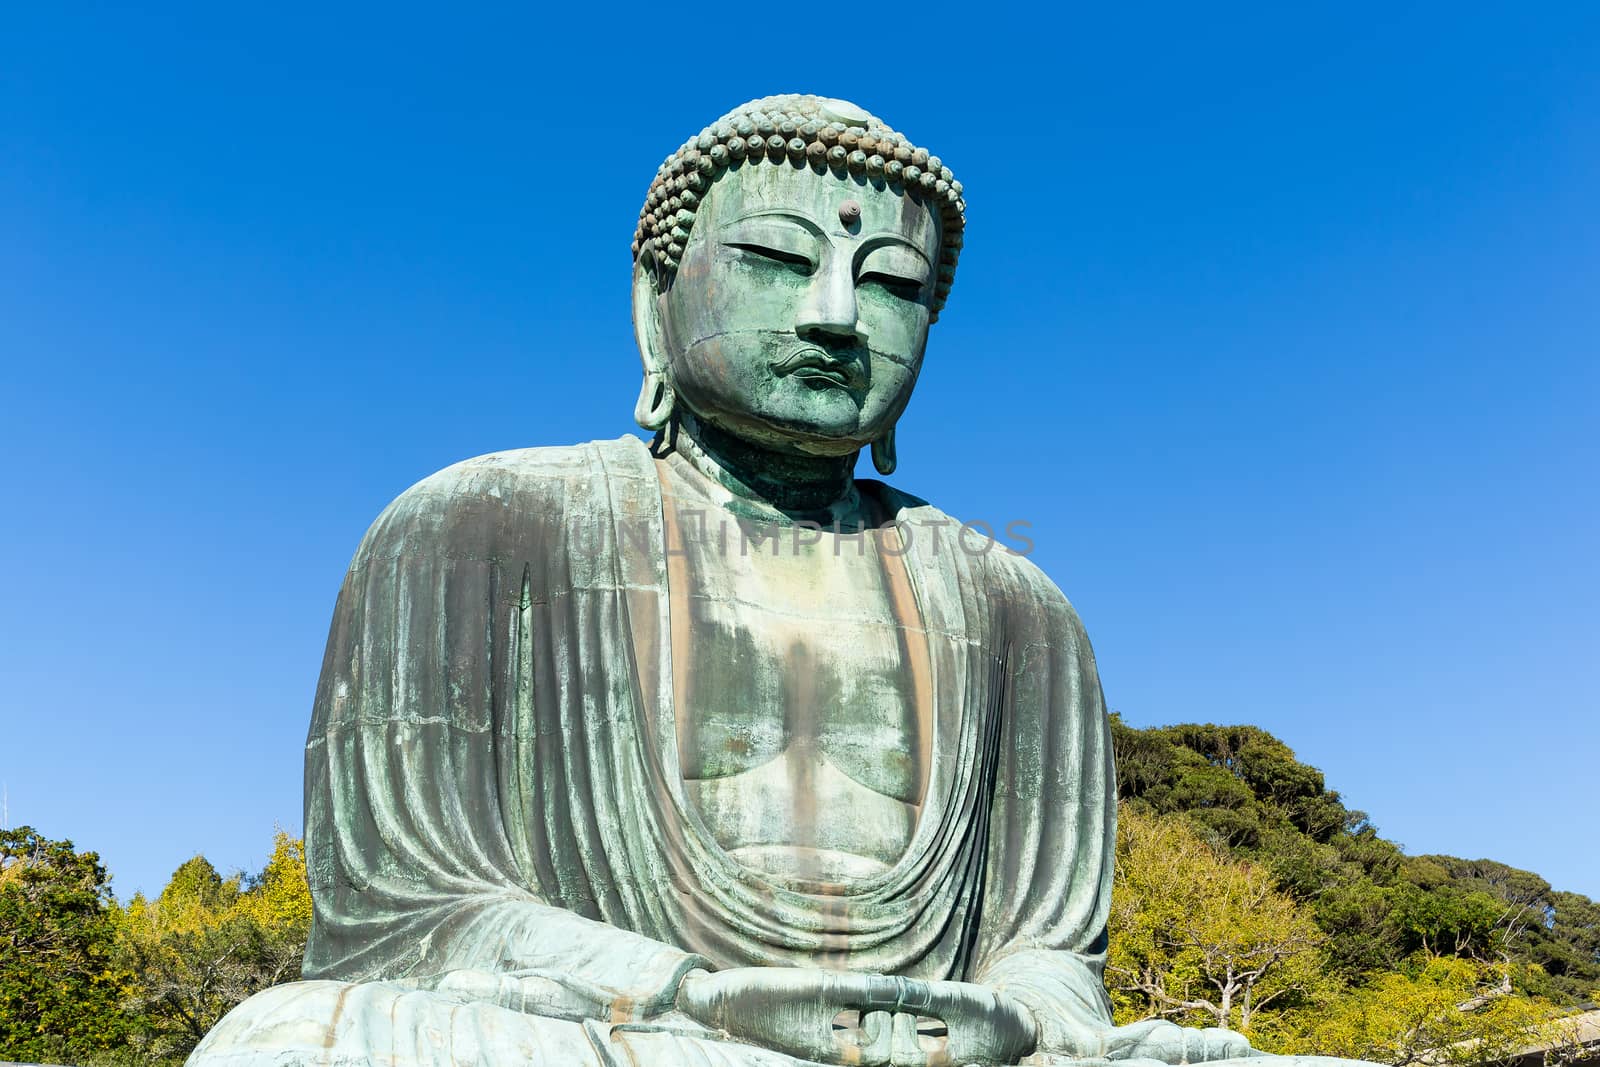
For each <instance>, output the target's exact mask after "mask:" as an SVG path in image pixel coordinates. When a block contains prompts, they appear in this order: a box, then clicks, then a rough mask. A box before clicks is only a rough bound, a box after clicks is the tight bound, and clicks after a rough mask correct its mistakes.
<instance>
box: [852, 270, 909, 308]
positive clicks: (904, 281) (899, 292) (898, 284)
mask: <svg viewBox="0 0 1600 1067" xmlns="http://www.w3.org/2000/svg"><path fill="white" fill-rule="evenodd" d="M856 284H857V285H876V286H878V287H879V288H882V289H884V290H886V291H888V293H889V294H890V295H891V296H897V297H899V298H900V299H901V300H910V301H912V302H913V303H915V302H916V301H918V300H920V299H922V283H921V282H919V281H916V280H915V279H912V278H903V277H901V276H900V275H898V274H885V273H884V272H883V271H878V270H874V271H868V272H867V273H865V274H863V275H862V276H861V277H860V278H858V279H856Z"/></svg>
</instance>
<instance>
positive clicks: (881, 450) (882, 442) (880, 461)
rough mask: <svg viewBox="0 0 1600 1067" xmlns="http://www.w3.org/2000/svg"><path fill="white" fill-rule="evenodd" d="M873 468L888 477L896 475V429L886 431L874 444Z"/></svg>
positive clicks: (890, 428) (891, 428)
mask: <svg viewBox="0 0 1600 1067" xmlns="http://www.w3.org/2000/svg"><path fill="white" fill-rule="evenodd" d="M872 466H873V467H874V468H875V469H876V470H877V472H878V473H879V474H882V475H884V476H885V477H887V476H888V475H891V474H893V473H894V468H895V466H896V460H895V454H894V427H893V426H891V427H889V428H888V429H887V430H885V431H884V434H883V436H882V437H880V438H878V439H877V440H876V441H874V442H872Z"/></svg>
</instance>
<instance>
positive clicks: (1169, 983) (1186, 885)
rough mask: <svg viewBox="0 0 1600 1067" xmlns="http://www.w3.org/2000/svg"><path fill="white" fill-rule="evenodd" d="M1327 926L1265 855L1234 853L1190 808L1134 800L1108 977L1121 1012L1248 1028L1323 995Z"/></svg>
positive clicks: (1122, 850)
mask: <svg viewBox="0 0 1600 1067" xmlns="http://www.w3.org/2000/svg"><path fill="white" fill-rule="evenodd" d="M1325 940H1326V937H1325V936H1324V935H1323V934H1322V932H1321V931H1320V930H1319V929H1318V928H1317V925H1316V923H1315V922H1314V921H1313V919H1312V917H1311V915H1310V913H1309V911H1308V910H1307V909H1305V908H1303V907H1302V906H1301V905H1299V904H1297V903H1296V902H1295V901H1294V900H1293V899H1292V898H1291V897H1289V896H1288V895H1287V894H1286V893H1283V892H1281V891H1280V890H1278V889H1277V888H1276V887H1275V886H1274V884H1273V878H1272V875H1271V873H1270V872H1269V871H1268V870H1267V869H1266V868H1264V867H1261V866H1258V865H1255V864H1251V863H1248V862H1245V861H1241V860H1237V859H1232V858H1230V857H1228V856H1227V855H1226V854H1223V853H1221V852H1219V851H1218V850H1217V849H1216V848H1215V847H1214V846H1213V845H1211V844H1210V843H1208V842H1206V841H1205V840H1203V839H1202V838H1201V837H1200V836H1199V835H1198V834H1197V833H1196V832H1195V831H1194V829H1193V828H1192V827H1191V826H1190V824H1189V821H1188V820H1187V819H1185V818H1183V817H1181V816H1171V815H1167V816H1162V815H1150V814H1143V813H1140V812H1138V811H1136V810H1131V809H1130V810H1125V811H1124V812H1123V813H1122V815H1121V817H1120V819H1119V821H1118V825H1117V868H1116V882H1115V887H1114V889H1113V893H1112V905H1111V948H1110V953H1109V956H1108V958H1107V962H1106V985H1107V989H1108V991H1109V992H1110V994H1111V998H1112V1005H1113V1007H1114V1009H1115V1012H1116V1016H1117V1020H1118V1021H1119V1022H1133V1021H1135V1020H1137V1019H1141V1018H1147V1017H1150V1016H1157V1015H1159V1016H1163V1017H1166V1018H1170V1019H1173V1020H1175V1021H1177V1022H1181V1023H1185V1024H1191V1025H1202V1026H1226V1027H1229V1028H1231V1029H1235V1030H1238V1031H1240V1032H1241V1033H1245V1034H1249V1033H1250V1032H1251V1031H1252V1030H1253V1029H1254V1027H1255V1026H1256V1025H1257V1024H1258V1023H1259V1021H1260V1017H1261V1014H1262V1013H1263V1012H1266V1011H1269V1010H1270V1011H1273V1012H1280V1011H1282V1010H1283V1009H1285V1008H1287V1007H1290V1006H1292V1005H1294V1004H1298V1003H1304V1002H1306V1001H1307V1000H1308V999H1311V998H1314V997H1315V995H1316V994H1317V992H1318V991H1319V990H1320V988H1321V986H1322V985H1323V984H1324V983H1325V977H1324V976H1325V974H1326V971H1327V966H1326V960H1325V958H1324V956H1323V952H1322V944H1323V942H1324V941H1325Z"/></svg>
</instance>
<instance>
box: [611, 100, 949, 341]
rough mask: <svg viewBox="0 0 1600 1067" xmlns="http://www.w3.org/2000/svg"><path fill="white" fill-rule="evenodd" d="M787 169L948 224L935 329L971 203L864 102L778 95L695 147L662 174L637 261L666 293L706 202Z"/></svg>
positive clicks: (943, 170) (643, 217)
mask: <svg viewBox="0 0 1600 1067" xmlns="http://www.w3.org/2000/svg"><path fill="white" fill-rule="evenodd" d="M757 166H779V167H792V168H794V169H796V170H800V169H810V170H812V171H814V172H816V173H818V174H827V173H832V174H834V175H836V176H839V177H843V178H847V179H849V180H851V181H854V182H856V183H857V184H860V185H863V186H872V187H875V188H878V189H882V190H887V191H890V192H893V193H896V194H899V195H902V196H906V197H909V198H911V199H913V200H915V201H917V202H919V203H923V204H926V205H927V206H928V207H929V208H930V209H931V210H932V211H934V212H936V213H937V214H938V216H939V218H940V220H941V222H942V226H941V241H940V250H939V262H938V277H937V278H936V280H935V284H934V294H933V306H932V308H931V315H930V317H929V319H930V321H932V320H934V319H937V318H938V315H939V311H940V309H941V308H943V307H944V303H945V300H946V299H947V298H948V296H949V295H950V286H951V284H952V283H953V282H954V281H955V273H956V260H957V259H958V258H959V256H960V254H961V245H962V238H963V232H964V230H965V228H966V207H967V204H966V201H965V200H964V199H963V197H962V188H961V183H960V182H958V181H956V180H955V176H954V175H953V174H951V172H950V168H949V167H947V166H945V165H944V161H943V160H941V159H940V158H939V157H938V156H936V155H933V154H931V153H929V151H928V150H927V149H926V148H922V147H920V146H918V145H916V144H913V143H912V142H911V140H910V139H909V138H907V137H905V136H904V135H902V134H900V133H897V132H896V131H895V130H893V129H891V128H890V127H889V126H887V125H886V124H885V123H883V122H882V121H881V120H879V119H878V118H876V117H875V116H873V115H871V114H869V113H868V112H866V111H864V110H862V109H861V108H859V107H857V106H856V105H854V104H851V103H848V102H847V101H844V100H834V99H830V98H828V97H821V96H809V95H801V94H791V95H785V96H768V97H763V98H762V99H760V100H752V101H751V102H750V103H748V104H745V105H743V106H741V107H737V108H735V109H734V110H732V111H730V112H729V113H728V114H726V115H724V116H723V117H722V118H720V119H718V120H717V121H716V122H714V123H712V124H711V125H710V126H707V127H706V128H705V129H704V130H702V131H700V133H699V135H698V136H695V137H692V138H690V139H689V140H688V141H685V142H684V144H683V146H682V147H681V148H679V149H678V150H677V151H676V152H674V153H673V154H672V155H670V156H668V157H667V159H666V162H664V163H662V164H661V167H660V169H659V170H657V171H656V176H655V180H654V181H653V182H652V183H651V185H650V193H649V195H648V196H647V197H646V199H645V204H644V208H643V209H642V210H641V211H640V212H639V225H638V228H637V229H636V230H635V231H634V235H633V255H634V259H635V260H636V261H637V262H638V263H639V264H640V265H641V266H642V267H644V268H645V269H646V270H649V271H650V272H651V273H652V274H653V275H654V276H655V278H656V281H657V284H658V285H665V284H666V283H667V282H668V281H670V279H671V278H672V276H673V274H674V272H675V271H676V270H677V267H678V262H679V260H680V258H681V257H682V255H683V250H684V247H685V245H686V243H687V241H688V238H689V233H690V231H691V230H692V229H693V226H694V222H695V217H696V212H697V209H698V207H699V205H700V202H701V199H702V198H703V197H704V196H705V194H706V192H707V191H708V190H709V189H710V188H711V186H712V185H713V184H714V183H715V182H716V181H717V180H718V179H720V178H722V177H724V176H725V175H727V174H728V173H730V172H737V171H741V170H743V169H744V168H747V167H757Z"/></svg>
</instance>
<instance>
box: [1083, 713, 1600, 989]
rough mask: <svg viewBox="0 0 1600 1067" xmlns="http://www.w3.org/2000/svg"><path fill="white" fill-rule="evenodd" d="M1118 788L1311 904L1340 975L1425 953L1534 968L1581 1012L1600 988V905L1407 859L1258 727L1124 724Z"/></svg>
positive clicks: (1355, 978)
mask: <svg viewBox="0 0 1600 1067" xmlns="http://www.w3.org/2000/svg"><path fill="white" fill-rule="evenodd" d="M1112 734H1113V739H1114V741H1115V743H1116V749H1117V782H1118V791H1119V794H1120V796H1121V798H1122V800H1123V801H1124V802H1125V804H1127V805H1128V806H1129V807H1130V808H1132V809H1134V810H1137V811H1147V812H1155V813H1160V814H1182V815H1184V816H1186V817H1187V818H1188V819H1190V820H1191V822H1192V824H1193V825H1194V826H1195V827H1197V828H1198V829H1199V830H1200V831H1201V832H1202V833H1204V834H1205V835H1206V836H1207V837H1208V838H1209V839H1210V840H1211V841H1212V842H1213V843H1214V844H1216V845H1217V846H1218V847H1219V848H1222V849H1223V850H1224V851H1225V852H1226V853H1227V854H1228V855H1231V856H1233V857H1236V858H1240V859H1246V860H1251V861H1253V862H1255V863H1258V864H1261V865H1263V866H1265V867H1266V868H1268V869H1269V870H1271V872H1272V874H1273V877H1274V878H1275V879H1276V882H1277V887H1278V888H1279V889H1281V890H1283V891H1284V892H1286V893H1288V894H1290V895H1291V896H1293V897H1294V898H1295V899H1296V900H1298V901H1301V902H1303V903H1305V904H1308V905H1309V906H1310V907H1311V908H1312V912H1313V915H1314V917H1315V920H1316V922H1317V925H1318V926H1319V928H1320V929H1321V930H1322V931H1323V933H1324V934H1326V935H1327V943H1326V951H1327V954H1328V959H1329V964H1330V967H1331V968H1332V970H1333V972H1334V973H1335V975H1336V976H1338V977H1339V978H1340V979H1341V980H1343V981H1346V982H1360V981H1361V980H1362V979H1363V976H1365V975H1367V974H1370V973H1373V972H1378V971H1385V972H1395V971H1400V970H1401V969H1402V968H1404V967H1407V966H1409V965H1410V964H1409V962H1408V961H1409V960H1411V959H1412V958H1413V957H1415V956H1416V955H1417V954H1418V953H1421V954H1423V955H1425V956H1440V955H1443V956H1453V957H1460V958H1463V959H1468V960H1475V961H1478V962H1480V963H1485V964H1531V965H1533V966H1534V967H1536V968H1537V971H1536V972H1533V973H1532V975H1531V976H1529V977H1526V978H1525V979H1524V984H1525V985H1526V986H1527V987H1528V989H1529V990H1531V991H1533V992H1537V993H1539V994H1540V995H1543V996H1547V997H1549V998H1551V999H1552V1000H1554V1001H1556V1002H1558V1003H1564V1004H1575V1003H1578V1002H1580V1001H1582V1000H1584V999H1585V998H1587V997H1589V996H1591V995H1592V994H1593V991H1594V990H1595V989H1596V988H1600V905H1597V904H1596V903H1595V902H1594V901H1592V900H1589V899H1588V898H1587V897H1583V896H1580V895H1578V894H1576V893H1559V892H1556V891H1554V890H1552V889H1551V887H1550V885H1549V883H1548V882H1546V881H1545V880H1544V879H1542V878H1540V877H1539V876H1538V875H1536V874H1533V873H1531V872H1528V871H1523V870H1518V869H1517V868H1515V867H1508V866H1506V865H1505V864H1502V863H1495V862H1493V861H1490V860H1463V859H1458V858H1456V857H1453V856H1410V857H1408V856H1406V855H1404V853H1403V852H1402V851H1401V849H1400V847H1399V846H1398V845H1396V844H1394V843H1393V842H1391V841H1387V840H1385V839H1384V838H1383V837H1381V836H1379V834H1378V832H1377V830H1376V829H1375V828H1374V827H1373V826H1372V825H1371V824H1370V823H1369V822H1368V821H1367V817H1366V815H1365V814H1364V813H1363V812H1359V811H1354V810H1351V809H1349V808H1347V807H1346V806H1345V805H1344V802H1343V800H1342V799H1341V798H1340V796H1339V794H1338V793H1336V792H1333V791H1332V790H1329V789H1327V788H1326V785H1325V783H1324V781H1323V778H1322V774H1321V772H1319V771H1317V770H1316V769H1314V768H1312V767H1308V766H1306V765H1305V764H1303V763H1300V762H1299V761H1298V760H1296V759H1295V756H1294V753H1293V752H1292V751H1291V750H1290V749H1289V747H1288V746H1287V745H1285V744H1283V742H1281V741H1279V740H1278V739H1277V738H1275V737H1273V736H1272V735H1271V734H1269V733H1267V732H1266V731H1264V730H1261V729H1259V728H1257V727H1253V726H1214V725H1203V724H1201V725H1196V724H1189V725H1182V726H1168V727H1157V728H1153V729H1148V730H1136V729H1133V728H1132V727H1129V726H1128V725H1127V724H1126V723H1123V722H1122V721H1121V720H1120V719H1119V718H1117V717H1116V716H1113V717H1112Z"/></svg>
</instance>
